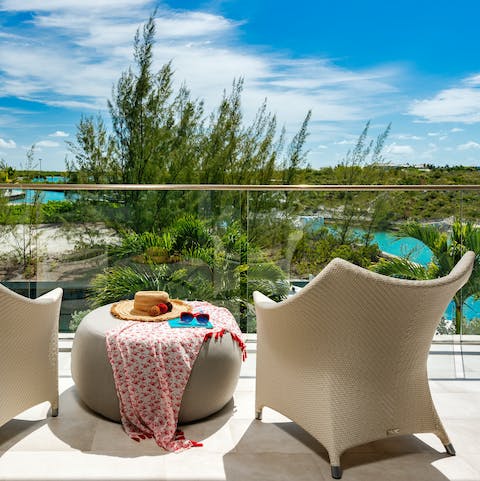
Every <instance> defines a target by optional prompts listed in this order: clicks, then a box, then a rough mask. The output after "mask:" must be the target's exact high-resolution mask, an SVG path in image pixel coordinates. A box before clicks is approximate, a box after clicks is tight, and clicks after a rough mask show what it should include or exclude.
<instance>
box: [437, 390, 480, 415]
mask: <svg viewBox="0 0 480 481" xmlns="http://www.w3.org/2000/svg"><path fill="white" fill-rule="evenodd" d="M432 398H433V401H434V403H435V407H436V408H437V411H438V414H439V415H440V418H441V419H442V420H443V419H449V418H452V419H465V418H466V419H478V418H480V409H479V408H478V406H480V393H432Z"/></svg>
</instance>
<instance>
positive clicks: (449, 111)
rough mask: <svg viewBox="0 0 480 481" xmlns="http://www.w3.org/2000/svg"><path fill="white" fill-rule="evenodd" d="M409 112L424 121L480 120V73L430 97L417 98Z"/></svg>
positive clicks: (466, 122) (461, 121) (469, 121)
mask: <svg viewBox="0 0 480 481" xmlns="http://www.w3.org/2000/svg"><path fill="white" fill-rule="evenodd" d="M408 113H409V114H410V115H414V116H416V117H419V118H420V120H421V121H424V122H460V123H465V124H471V123H476V122H480V75H475V76H472V77H468V78H466V79H464V80H463V81H462V82H461V83H460V85H459V86H455V87H452V88H447V89H444V90H442V91H440V92H439V93H438V94H436V95H435V96H434V97H432V98H430V99H424V100H415V101H414V102H413V103H412V104H411V105H410V108H409V110H408Z"/></svg>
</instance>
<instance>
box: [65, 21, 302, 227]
mask: <svg viewBox="0 0 480 481" xmlns="http://www.w3.org/2000/svg"><path fill="white" fill-rule="evenodd" d="M154 40H155V21H154V18H153V16H152V17H151V18H150V19H149V21H148V22H147V23H146V24H145V25H144V26H143V28H142V29H141V30H140V29H139V30H138V31H137V34H136V36H135V40H134V65H133V66H132V67H131V68H129V69H128V70H127V71H125V72H124V73H123V74H122V75H121V77H120V79H119V80H118V82H117V84H116V85H115V87H114V89H113V95H112V99H111V100H110V102H109V109H110V117H111V124H112V126H113V132H112V134H111V135H109V134H107V131H106V128H105V124H104V122H103V120H102V119H101V118H97V119H96V120H95V119H93V118H82V120H81V121H80V124H79V125H78V132H77V139H76V142H75V143H72V144H70V150H71V152H72V153H73V155H74V159H73V160H72V161H71V163H70V164H69V165H68V169H69V171H70V177H71V178H72V180H73V181H75V182H77V181H81V182H85V183H89V182H91V183H97V182H103V183H108V182H116V181H117V179H119V180H120V181H121V182H123V183H149V184H153V183H159V184H167V183H177V184H178V183H187V184H188V183H207V184H223V183H238V184H265V183H271V182H272V179H273V178H274V177H275V176H276V169H277V168H279V167H280V168H284V169H286V172H287V179H286V181H287V182H294V181H295V179H297V173H298V171H299V169H300V168H301V167H302V165H303V164H304V163H305V160H306V159H305V156H306V154H305V152H304V150H303V148H304V143H305V140H306V137H307V127H308V122H309V120H310V113H308V114H307V115H306V117H305V120H304V122H303V123H302V126H301V128H300V130H299V132H298V134H297V135H295V136H294V138H293V140H292V142H291V144H290V146H289V147H288V149H287V151H286V152H284V149H283V148H284V137H285V136H284V132H283V131H282V132H281V133H280V135H279V136H277V120H276V118H275V116H274V115H273V114H271V113H270V112H268V110H267V104H266V101H265V102H263V103H262V105H261V106H260V107H259V109H258V111H257V114H256V116H255V118H254V120H253V121H252V122H251V123H250V124H246V123H245V122H244V120H243V114H242V108H241V94H242V90H243V80H242V79H238V80H234V81H233V85H232V89H231V92H230V93H228V94H227V93H226V92H224V95H223V98H222V100H221V102H220V105H219V107H218V108H217V109H216V110H214V111H213V112H212V113H211V114H210V115H208V114H205V113H204V106H203V102H202V101H201V100H195V99H192V98H191V96H190V92H189V91H188V89H187V88H186V87H185V86H184V85H182V86H181V87H180V88H179V89H178V90H177V91H175V89H174V81H173V69H172V65H171V64H170V63H167V64H165V65H163V66H162V67H161V68H160V70H159V71H158V72H154V71H153V46H154ZM277 177H278V176H277ZM202 194H203V193H195V192H192V193H188V192H175V193H173V192H171V193H170V192H150V193H145V192H139V191H132V192H121V193H117V194H114V195H113V196H112V199H111V200H113V201H115V202H117V203H118V204H119V205H121V206H124V207H125V209H119V210H117V211H116V212H115V214H116V215H117V221H118V222H119V223H121V224H122V225H123V226H125V225H127V226H128V227H131V228H133V229H134V230H135V231H137V232H140V231H155V230H158V231H160V230H163V228H164V227H165V226H164V225H162V223H165V222H167V223H171V219H172V213H175V212H180V211H183V212H196V209H197V208H198V205H199V203H200V202H201V198H202ZM81 195H82V196H84V197H85V195H84V194H81ZM236 196H237V194H232V193H218V192H214V193H212V194H211V201H210V207H209V209H210V211H209V212H206V214H208V215H209V216H212V215H213V216H215V217H217V218H221V217H222V216H224V215H225V214H224V212H225V211H226V210H228V209H229V208H230V206H232V205H234V204H235V202H236V200H237V199H236ZM89 197H90V199H91V198H92V196H91V195H90V196H89ZM272 197H273V196H272V195H270V194H267V195H265V194H262V195H260V196H257V195H252V197H251V201H252V204H251V206H252V207H254V208H255V209H256V210H260V209H263V210H264V211H268V209H269V208H270V206H271V205H272V204H271V201H269V199H270V198H272ZM258 199H261V202H258V201H257V200H258ZM266 201H267V203H266ZM268 201H269V202H270V204H269V203H268ZM245 206H246V197H245V196H242V198H241V203H240V208H241V209H244V208H245ZM285 206H286V207H287V206H288V205H287V204H286V205H285ZM290 207H291V206H290ZM131 213H133V215H131ZM122 215H123V218H122ZM226 215H228V213H227V214H226Z"/></svg>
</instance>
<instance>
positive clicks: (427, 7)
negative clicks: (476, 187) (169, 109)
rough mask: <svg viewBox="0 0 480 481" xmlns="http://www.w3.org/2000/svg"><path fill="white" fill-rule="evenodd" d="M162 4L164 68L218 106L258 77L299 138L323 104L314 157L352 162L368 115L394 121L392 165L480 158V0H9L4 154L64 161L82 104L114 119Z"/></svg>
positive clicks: (251, 96) (258, 90) (253, 86)
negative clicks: (141, 35)
mask: <svg viewBox="0 0 480 481" xmlns="http://www.w3.org/2000/svg"><path fill="white" fill-rule="evenodd" d="M155 6H157V7H158V15H157V17H158V19H157V32H158V35H157V45H156V50H155V59H156V67H157V68H159V67H160V66H161V65H162V64H163V63H165V62H167V61H169V60H173V66H174V69H175V72H176V74H175V78H176V81H177V83H178V84H180V83H181V82H186V84H187V85H188V86H189V87H190V89H191V91H192V94H193V95H194V96H195V97H198V98H203V99H205V102H206V106H207V108H208V109H213V108H214V107H215V106H216V105H218V102H219V100H220V98H221V95H222V92H223V90H224V89H227V90H228V89H229V88H230V86H231V83H232V80H233V79H234V78H238V77H240V76H242V77H244V79H245V91H244V96H243V107H244V113H245V118H246V119H247V120H248V119H251V118H252V117H253V115H254V113H255V110H256V109H257V107H258V106H259V105H260V103H261V102H262V101H263V99H264V98H265V97H267V99H268V104H269V108H270V110H271V111H273V112H275V113H276V114H277V117H278V120H279V123H280V124H281V125H285V127H286V129H287V132H289V133H290V135H293V134H294V133H295V132H296V130H297V129H298V127H299V125H300V123H301V121H302V119H303V117H304V116H305V114H306V112H307V111H308V110H309V109H312V121H311V124H310V136H309V139H308V149H309V156H308V161H309V163H310V164H311V165H312V166H313V167H323V166H328V165H335V164H336V163H338V162H339V161H340V160H341V159H342V158H343V156H344V155H345V153H346V152H347V150H348V149H349V148H351V146H352V145H353V143H354V142H355V140H356V138H357V137H358V135H359V134H360V132H361V130H362V128H363V126H364V125H365V122H366V121H368V120H370V121H371V125H372V128H371V133H372V135H376V134H378V133H380V132H381V131H382V130H383V129H384V128H385V127H386V126H387V125H388V123H389V122H392V130H391V134H390V136H389V138H388V141H387V145H386V148H385V158H386V159H387V160H388V161H390V162H392V163H397V164H400V163H406V162H408V163H412V164H413V163H415V164H420V163H434V164H437V165H444V164H447V163H448V164H449V165H455V164H463V165H480V162H479V159H480V132H479V123H480V64H479V60H478V58H479V57H478V47H479V40H478V18H480V3H479V2H478V1H474V0H464V1H462V2H457V4H454V3H453V2H451V1H448V2H447V1H444V0H437V1H435V2H434V1H422V0H417V1H415V2H413V1H411V0H403V1H402V2H385V1H382V2H380V1H376V0H371V1H366V2H361V1H353V0H352V1H343V2H331V1H329V2H326V1H318V0H316V1H314V0H308V1H307V0H298V1H296V2H285V1H283V0H277V1H275V2H274V1H271V0H268V1H261V0H256V1H255V0H225V1H222V0H212V1H204V2H202V1H200V2H199V1H194V0H192V1H173V0H172V1H169V2H152V1H147V0H83V1H68V0H42V1H41V2H40V1H37V0H22V1H18V0H0V159H4V160H5V161H7V163H9V164H10V165H13V166H14V167H17V168H19V167H21V166H24V165H25V158H26V157H25V154H26V151H27V149H28V148H29V147H30V146H31V145H32V144H35V146H36V147H35V151H36V157H37V159H41V161H42V168H43V169H59V170H61V169H63V168H64V166H65V157H69V156H70V155H71V154H69V152H68V149H67V146H66V141H73V140H74V138H75V132H76V124H77V123H78V121H79V119H80V117H81V115H82V114H83V115H97V114H98V113H100V114H102V115H104V116H105V118H108V112H107V110H106V102H107V99H108V98H109V97H110V95H111V89H112V85H113V84H114V83H115V82H116V80H117V79H118V78H119V76H120V74H121V72H122V71H123V70H125V69H126V68H127V67H128V66H129V65H130V64H131V60H132V40H133V36H134V34H135V30H136V29H137V27H138V26H139V25H140V24H141V23H142V22H144V21H145V20H146V19H147V18H148V16H149V14H150V13H151V12H152V11H153V9H154V8H155Z"/></svg>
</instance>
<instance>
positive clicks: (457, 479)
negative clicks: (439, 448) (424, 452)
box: [432, 456, 480, 481]
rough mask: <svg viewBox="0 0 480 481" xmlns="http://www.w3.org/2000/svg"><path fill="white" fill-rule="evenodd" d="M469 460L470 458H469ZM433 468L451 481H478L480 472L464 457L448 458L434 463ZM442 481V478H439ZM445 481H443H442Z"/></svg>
mask: <svg viewBox="0 0 480 481" xmlns="http://www.w3.org/2000/svg"><path fill="white" fill-rule="evenodd" d="M468 459H469V458H468ZM432 466H433V467H434V468H435V469H437V470H438V471H439V473H441V474H442V475H443V476H444V477H445V479H448V480H449V481H478V480H480V470H479V469H475V468H474V467H473V466H472V465H471V464H470V463H469V462H468V461H467V460H466V459H465V458H463V457H462V456H446V457H442V458H441V459H439V460H437V461H434V462H433V463H432ZM439 479H442V478H439ZM442 481H443V480H442Z"/></svg>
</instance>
